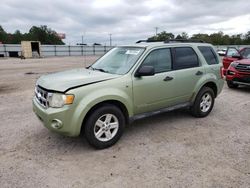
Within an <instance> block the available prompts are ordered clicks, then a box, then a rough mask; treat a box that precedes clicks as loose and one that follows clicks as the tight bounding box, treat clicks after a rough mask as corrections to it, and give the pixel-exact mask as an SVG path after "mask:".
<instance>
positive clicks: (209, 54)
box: [198, 46, 219, 65]
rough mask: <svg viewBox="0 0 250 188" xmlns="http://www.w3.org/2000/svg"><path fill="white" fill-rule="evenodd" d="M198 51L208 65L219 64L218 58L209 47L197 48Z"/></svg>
mask: <svg viewBox="0 0 250 188" xmlns="http://www.w3.org/2000/svg"><path fill="white" fill-rule="evenodd" d="M198 49H199V50H200V52H201V53H202V55H203V57H204V58H205V60H206V62H207V64H208V65H214V64H218V63H219V59H218V57H217V56H216V55H215V52H214V50H213V48H212V47H210V46H199V47H198Z"/></svg>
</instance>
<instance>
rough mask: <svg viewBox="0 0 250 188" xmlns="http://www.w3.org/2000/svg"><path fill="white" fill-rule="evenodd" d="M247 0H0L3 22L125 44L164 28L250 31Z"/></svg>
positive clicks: (70, 40) (69, 38)
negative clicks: (46, 28)
mask: <svg viewBox="0 0 250 188" xmlns="http://www.w3.org/2000/svg"><path fill="white" fill-rule="evenodd" d="M249 10H250V2H248V0H1V3H0V25H2V27H3V28H4V29H5V30H6V31H7V32H14V31H15V30H17V29H19V30H21V32H28V30H29V29H30V27H31V26H33V25H36V26H40V25H47V26H48V27H50V28H52V29H53V30H55V31H57V32H59V33H66V39H65V40H64V42H65V43H66V44H76V43H77V42H81V36H82V35H83V36H84V42H85V43H89V44H92V43H94V42H97V43H102V44H104V43H106V44H108V43H109V33H112V40H113V44H125V43H130V42H135V41H137V40H139V39H146V38H148V37H150V36H152V35H154V33H155V27H159V29H158V32H161V31H163V30H166V31H167V32H172V33H174V34H175V35H176V34H179V33H181V32H183V31H186V32H187V33H189V34H194V33H213V32H218V31H223V32H224V33H226V34H236V33H245V32H247V31H249V30H250V11H249Z"/></svg>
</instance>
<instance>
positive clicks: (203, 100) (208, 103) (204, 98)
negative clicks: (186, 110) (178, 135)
mask: <svg viewBox="0 0 250 188" xmlns="http://www.w3.org/2000/svg"><path fill="white" fill-rule="evenodd" d="M214 98H215V96H214V91H213V90H212V89H211V88H210V87H203V88H202V89H201V90H200V91H199V93H198V94H197V96H196V99H195V101H194V104H193V106H192V107H191V109H190V111H191V113H192V115H193V116H195V117H205V116H207V115H208V114H209V113H210V112H211V111H212V109H213V106H214Z"/></svg>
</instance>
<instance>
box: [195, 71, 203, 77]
mask: <svg viewBox="0 0 250 188" xmlns="http://www.w3.org/2000/svg"><path fill="white" fill-rule="evenodd" d="M195 75H197V76H200V75H203V72H201V71H197V72H196V73H195Z"/></svg>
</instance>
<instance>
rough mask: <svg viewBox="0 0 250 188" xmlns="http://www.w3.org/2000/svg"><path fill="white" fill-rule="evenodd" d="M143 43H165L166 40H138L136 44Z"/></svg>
mask: <svg viewBox="0 0 250 188" xmlns="http://www.w3.org/2000/svg"><path fill="white" fill-rule="evenodd" d="M142 42H165V41H164V40H138V41H137V42H136V44H138V43H142Z"/></svg>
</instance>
